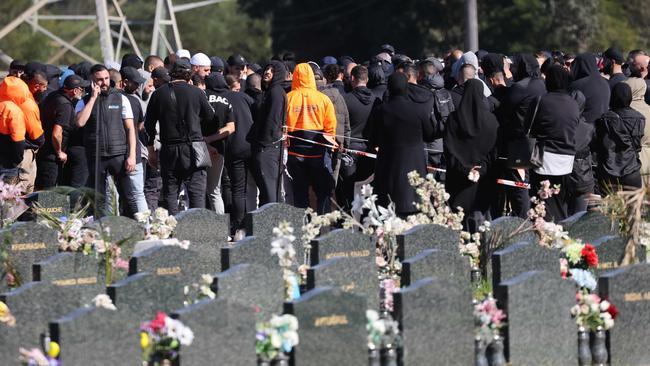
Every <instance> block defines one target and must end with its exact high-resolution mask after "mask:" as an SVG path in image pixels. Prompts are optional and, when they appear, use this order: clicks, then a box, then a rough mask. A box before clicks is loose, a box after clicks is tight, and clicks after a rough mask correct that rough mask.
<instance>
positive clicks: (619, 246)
mask: <svg viewBox="0 0 650 366" xmlns="http://www.w3.org/2000/svg"><path fill="white" fill-rule="evenodd" d="M590 244H591V245H593V246H594V247H595V248H596V254H598V268H597V269H596V272H597V273H602V272H604V271H608V270H611V269H615V268H618V267H619V265H620V264H621V261H622V260H623V257H624V256H625V247H626V246H627V239H625V238H622V237H620V236H618V235H607V236H603V237H601V238H598V239H596V240H593V241H591V242H590ZM636 257H637V259H638V260H639V262H640V263H644V262H645V261H646V251H645V247H637V248H636Z"/></svg>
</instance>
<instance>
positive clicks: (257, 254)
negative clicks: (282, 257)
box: [221, 236, 281, 271]
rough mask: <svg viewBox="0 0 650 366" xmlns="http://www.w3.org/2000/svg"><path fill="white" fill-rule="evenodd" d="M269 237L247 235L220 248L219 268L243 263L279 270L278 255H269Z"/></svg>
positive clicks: (222, 268)
mask: <svg viewBox="0 0 650 366" xmlns="http://www.w3.org/2000/svg"><path fill="white" fill-rule="evenodd" d="M271 241H272V239H271V238H268V237H267V238H258V237H257V236H247V237H245V238H243V239H242V240H239V241H238V242H236V243H235V244H234V245H233V246H228V247H224V248H221V270H222V271H225V270H227V269H229V268H231V267H233V266H236V265H238V264H243V263H250V264H257V265H260V266H264V267H266V268H269V269H271V270H274V271H280V270H281V269H280V265H279V264H278V257H277V256H276V255H271Z"/></svg>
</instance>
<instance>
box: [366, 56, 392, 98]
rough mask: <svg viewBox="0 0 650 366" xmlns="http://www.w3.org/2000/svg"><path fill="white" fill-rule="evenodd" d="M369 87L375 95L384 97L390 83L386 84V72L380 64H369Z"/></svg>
mask: <svg viewBox="0 0 650 366" xmlns="http://www.w3.org/2000/svg"><path fill="white" fill-rule="evenodd" d="M368 88H370V90H372V94H373V95H374V96H375V97H377V98H379V99H381V100H383V99H384V96H385V94H386V89H387V88H388V85H387V84H386V74H385V73H384V69H382V68H381V65H380V64H372V65H370V66H368Z"/></svg>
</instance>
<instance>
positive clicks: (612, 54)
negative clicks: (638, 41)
mask: <svg viewBox="0 0 650 366" xmlns="http://www.w3.org/2000/svg"><path fill="white" fill-rule="evenodd" d="M603 57H606V58H608V59H610V60H613V61H614V62H616V64H618V65H622V64H623V63H624V62H625V58H624V57H623V54H622V53H621V51H620V50H619V49H618V48H616V47H610V48H608V49H607V51H605V52H603Z"/></svg>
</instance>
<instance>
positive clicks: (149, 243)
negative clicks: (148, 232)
mask: <svg viewBox="0 0 650 366" xmlns="http://www.w3.org/2000/svg"><path fill="white" fill-rule="evenodd" d="M172 241H176V239H162V240H157V239H151V240H140V241H139V242H137V243H135V246H134V247H133V255H136V254H138V253H140V252H143V251H145V250H147V249H150V248H153V247H158V246H163V245H165V243H169V242H172Z"/></svg>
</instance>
